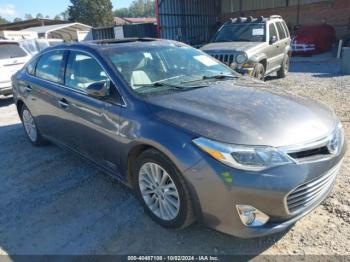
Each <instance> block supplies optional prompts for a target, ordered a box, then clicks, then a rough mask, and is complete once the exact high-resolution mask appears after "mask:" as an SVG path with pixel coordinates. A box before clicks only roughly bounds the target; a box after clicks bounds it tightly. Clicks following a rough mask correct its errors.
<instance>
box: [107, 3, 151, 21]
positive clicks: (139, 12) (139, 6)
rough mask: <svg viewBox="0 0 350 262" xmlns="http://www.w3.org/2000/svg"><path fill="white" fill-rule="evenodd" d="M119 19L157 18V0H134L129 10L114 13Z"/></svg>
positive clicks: (121, 9)
mask: <svg viewBox="0 0 350 262" xmlns="http://www.w3.org/2000/svg"><path fill="white" fill-rule="evenodd" d="M113 14H114V16H118V17H155V16H156V3H155V0H134V1H133V2H132V4H131V5H130V6H129V8H120V9H116V10H115V11H114V12H113Z"/></svg>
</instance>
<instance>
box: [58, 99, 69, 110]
mask: <svg viewBox="0 0 350 262" xmlns="http://www.w3.org/2000/svg"><path fill="white" fill-rule="evenodd" d="M58 105H59V106H60V107H61V108H63V109H67V108H68V107H69V104H68V101H67V100H66V99H64V98H62V99H61V100H59V101H58Z"/></svg>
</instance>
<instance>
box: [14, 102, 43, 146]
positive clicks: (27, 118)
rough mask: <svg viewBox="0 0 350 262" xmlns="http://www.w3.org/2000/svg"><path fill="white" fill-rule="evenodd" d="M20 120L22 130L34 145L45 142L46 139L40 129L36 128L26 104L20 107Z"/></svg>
mask: <svg viewBox="0 0 350 262" xmlns="http://www.w3.org/2000/svg"><path fill="white" fill-rule="evenodd" d="M20 112H21V115H20V116H21V120H22V124H23V127H24V131H25V133H26V135H27V137H28V138H29V140H30V142H31V143H32V145H34V146H42V145H45V144H46V141H45V140H44V138H43V137H42V135H41V134H40V131H39V130H38V128H37V125H36V123H35V120H34V118H33V116H32V114H31V112H30V111H29V109H28V107H27V106H26V105H23V106H22V107H21V110H20Z"/></svg>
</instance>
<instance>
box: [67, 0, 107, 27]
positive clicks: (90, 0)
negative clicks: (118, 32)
mask: <svg viewBox="0 0 350 262" xmlns="http://www.w3.org/2000/svg"><path fill="white" fill-rule="evenodd" d="M70 1H71V4H72V5H70V6H69V7H68V12H69V20H70V21H76V22H80V23H84V24H88V25H91V26H94V27H102V26H112V25H114V18H113V14H112V9H113V5H112V3H111V1H110V0H70Z"/></svg>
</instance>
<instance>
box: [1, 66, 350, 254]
mask: <svg viewBox="0 0 350 262" xmlns="http://www.w3.org/2000/svg"><path fill="white" fill-rule="evenodd" d="M291 71H292V73H291V74H290V75H289V76H288V78H287V79H283V80H278V79H275V78H273V77H271V78H269V79H268V82H269V83H272V84H275V85H277V86H279V87H281V88H282V89H285V90H288V91H291V92H293V93H296V94H300V95H304V96H308V97H312V98H314V99H317V100H319V101H321V102H323V103H325V104H327V105H328V106H330V107H332V108H334V109H335V110H336V112H337V114H338V116H339V117H340V118H341V120H342V122H343V124H344V126H345V129H346V132H347V133H348V134H350V132H349V131H350V76H341V75H338V74H337V72H338V71H339V64H337V63H335V62H328V63H321V64H313V63H293V64H292V66H291ZM11 102H12V101H11V100H10V99H5V100H4V99H3V100H1V101H0V145H1V146H0V166H1V171H0V196H1V197H0V210H1V212H0V254H11V255H13V254H130V253H132V254H169V253H170V254H198V253H200V254H213V255H214V254H218V255H220V254H248V255H252V256H255V255H257V254H300V255H304V254H325V255H330V254H342V255H344V254H348V255H350V177H349V171H350V157H349V155H347V156H346V158H345V161H344V165H343V167H342V170H341V172H340V175H339V178H338V181H337V184H336V186H335V189H334V191H333V193H332V195H331V196H330V197H329V198H328V199H327V200H326V201H325V202H324V203H323V204H322V205H320V206H319V207H318V208H317V209H316V210H315V211H314V212H312V213H311V214H310V215H308V216H307V217H305V218H303V219H302V220H301V221H299V222H298V223H297V224H296V225H295V226H294V227H293V228H292V229H290V230H289V231H288V232H283V233H281V234H277V235H274V236H269V237H264V238H258V239H249V240H242V239H238V238H235V237H232V236H229V235H225V234H222V233H218V232H215V231H213V230H210V229H207V228H205V227H203V226H201V225H198V224H197V225H194V226H192V227H191V228H189V229H186V230H182V231H171V230H166V229H164V228H162V227H160V226H158V225H156V224H155V223H153V222H152V221H151V219H150V218H148V216H147V215H146V214H145V213H144V211H143V210H142V208H141V206H140V205H139V204H138V202H137V201H136V200H135V198H134V197H133V195H132V194H131V193H130V191H129V190H128V189H127V188H125V187H123V186H122V185H120V184H119V183H117V182H116V181H114V180H112V179H110V178H109V177H108V176H107V175H105V174H103V173H102V172H100V171H99V170H97V169H96V168H95V167H93V166H91V165H90V164H89V163H87V162H85V161H83V160H81V159H79V158H78V157H76V156H74V155H72V154H71V153H69V152H66V151H64V150H62V149H60V148H58V147H56V146H53V145H50V146H46V147H42V148H34V147H32V146H31V145H30V143H29V142H28V140H27V138H26V137H25V134H24V131H23V129H22V126H21V125H20V122H19V119H18V117H17V113H16V111H15V106H14V105H13V104H11ZM347 143H349V140H347ZM349 146H350V145H349Z"/></svg>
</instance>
